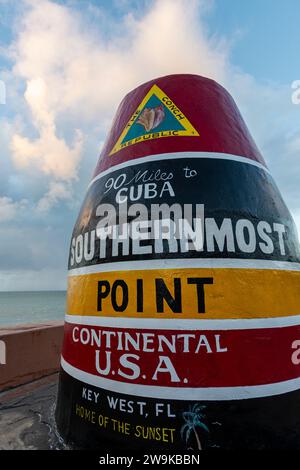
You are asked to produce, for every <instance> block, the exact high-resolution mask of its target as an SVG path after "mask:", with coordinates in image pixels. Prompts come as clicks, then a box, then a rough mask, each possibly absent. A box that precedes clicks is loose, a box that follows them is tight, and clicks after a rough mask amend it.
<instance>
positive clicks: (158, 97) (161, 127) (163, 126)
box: [110, 85, 199, 155]
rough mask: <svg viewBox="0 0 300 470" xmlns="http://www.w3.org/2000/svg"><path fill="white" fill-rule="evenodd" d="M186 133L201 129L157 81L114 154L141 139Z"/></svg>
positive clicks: (194, 134) (131, 120)
mask: <svg viewBox="0 0 300 470" xmlns="http://www.w3.org/2000/svg"><path fill="white" fill-rule="evenodd" d="M182 135H183V136H194V137H195V136H199V133H198V132H197V131H196V129H195V128H194V127H193V126H192V124H191V123H190V121H189V120H188V119H187V117H186V116H185V115H184V114H183V113H182V112H181V111H180V109H179V108H178V107H177V106H176V105H175V103H174V102H173V101H172V100H171V99H170V98H169V97H168V96H167V95H166V94H165V93H164V92H163V91H162V90H161V89H160V88H159V87H158V86H157V85H153V87H152V88H151V89H150V90H149V92H148V93H147V95H146V96H145V98H144V99H143V101H142V102H141V104H140V105H139V107H138V108H137V109H136V111H135V112H134V113H133V115H132V116H131V118H130V119H129V121H128V123H127V125H126V126H125V129H124V130H123V132H122V134H121V135H120V137H119V139H118V141H117V142H116V144H115V146H114V148H113V149H112V151H111V152H110V155H113V154H114V153H116V152H118V151H119V150H121V149H122V148H125V147H129V146H131V145H134V144H137V143H139V142H144V141H147V140H151V139H159V138H161V137H174V136H182Z"/></svg>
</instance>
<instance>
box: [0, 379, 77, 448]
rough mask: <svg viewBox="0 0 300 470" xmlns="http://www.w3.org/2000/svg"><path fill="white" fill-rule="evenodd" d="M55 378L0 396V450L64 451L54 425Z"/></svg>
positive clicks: (38, 381) (33, 383)
mask: <svg viewBox="0 0 300 470" xmlns="http://www.w3.org/2000/svg"><path fill="white" fill-rule="evenodd" d="M57 379H58V374H54V375H51V376H48V377H46V378H43V379H40V380H37V381H35V382H32V383H30V384H26V385H22V386H20V387H16V388H14V389H11V390H9V391H7V392H3V393H0V450H13V449H16V450H17V449H31V450H33V449H41V450H44V449H53V450H55V449H68V447H67V446H66V445H65V444H64V443H63V442H62V441H61V439H60V438H59V436H58V434H57V432H56V427H55V422H54V405H55V401H56V391H57Z"/></svg>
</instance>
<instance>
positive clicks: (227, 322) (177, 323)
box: [65, 314, 300, 330]
mask: <svg viewBox="0 0 300 470" xmlns="http://www.w3.org/2000/svg"><path fill="white" fill-rule="evenodd" d="M65 321H66V322H67V323H72V324H75V325H91V326H98V327H100V328H101V327H110V328H135V329H154V330H253V329H258V328H283V327H286V326H297V325H300V314H299V315H293V316H289V317H275V318H274V317H272V318H242V319H235V318H234V319H228V318H225V319H224V320H219V319H218V320H202V319H199V320H198V319H197V320H195V319H183V320H182V319H178V318H127V317H126V318H125V317H101V316H97V317H95V316H81V315H66V316H65Z"/></svg>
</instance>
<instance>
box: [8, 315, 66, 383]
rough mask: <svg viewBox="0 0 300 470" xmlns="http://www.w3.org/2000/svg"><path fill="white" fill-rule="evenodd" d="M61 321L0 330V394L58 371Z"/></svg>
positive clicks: (61, 337)
mask: <svg viewBox="0 0 300 470" xmlns="http://www.w3.org/2000/svg"><path fill="white" fill-rule="evenodd" d="M62 340H63V322H62V321H49V322H47V323H34V324H25V325H15V326H8V327H3V328H0V392H2V391H4V390H7V389H9V388H12V387H16V386H19V385H22V384H25V383H28V382H31V381H33V380H37V379H39V378H41V377H45V376H47V375H50V374H53V373H55V372H57V371H58V369H59V360H60V352H61V345H62Z"/></svg>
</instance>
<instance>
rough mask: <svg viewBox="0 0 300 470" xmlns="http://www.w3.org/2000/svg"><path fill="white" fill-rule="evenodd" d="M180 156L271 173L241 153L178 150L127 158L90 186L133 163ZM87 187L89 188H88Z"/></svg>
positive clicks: (98, 177)
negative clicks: (249, 166) (244, 164)
mask: <svg viewBox="0 0 300 470" xmlns="http://www.w3.org/2000/svg"><path fill="white" fill-rule="evenodd" d="M180 158H210V159H218V160H232V161H234V162H240V163H247V164H248V165H253V166H256V167H257V168H260V169H261V170H263V171H265V172H267V173H270V172H269V170H268V169H267V168H266V167H265V166H264V165H262V164H261V163H259V162H257V161H255V160H251V159H250V158H246V157H241V156H239V155H233V154H231V153H218V152H176V153H160V154H158V155H147V156H146V157H141V158H135V159H133V160H127V161H126V162H123V163H120V164H119V165H114V166H112V167H110V168H108V169H107V170H104V171H102V172H101V173H99V175H97V176H95V178H93V179H92V181H91V182H90V183H89V185H88V188H90V186H92V184H94V183H95V181H97V180H99V179H100V178H103V177H104V176H107V175H109V174H110V173H112V172H113V171H117V170H121V169H122V168H127V167H129V166H133V165H141V164H142V163H148V162H157V161H160V160H175V159H180ZM88 188H87V189H88Z"/></svg>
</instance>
